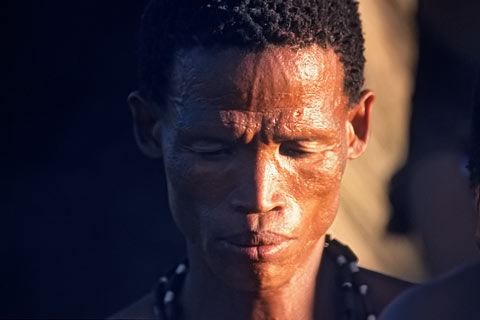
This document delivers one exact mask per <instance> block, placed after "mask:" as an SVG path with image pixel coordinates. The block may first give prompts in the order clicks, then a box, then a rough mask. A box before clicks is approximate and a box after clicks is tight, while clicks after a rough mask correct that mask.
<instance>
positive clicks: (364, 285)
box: [359, 284, 368, 295]
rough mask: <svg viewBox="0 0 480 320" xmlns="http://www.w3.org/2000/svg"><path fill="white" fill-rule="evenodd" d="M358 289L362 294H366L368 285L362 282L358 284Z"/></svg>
mask: <svg viewBox="0 0 480 320" xmlns="http://www.w3.org/2000/svg"><path fill="white" fill-rule="evenodd" d="M359 290H360V293H361V294H362V295H366V294H367V292H368V286H367V285H366V284H362V285H361V286H360V288H359Z"/></svg>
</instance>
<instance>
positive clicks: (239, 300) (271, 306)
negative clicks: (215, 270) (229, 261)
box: [181, 238, 324, 320]
mask: <svg viewBox="0 0 480 320" xmlns="http://www.w3.org/2000/svg"><path fill="white" fill-rule="evenodd" d="M323 248H324V238H322V239H321V240H319V241H318V243H316V245H315V248H314V250H313V252H312V254H311V255H309V256H308V258H307V260H306V261H305V262H304V263H303V264H302V265H301V266H300V267H298V268H296V269H295V272H294V274H293V275H292V276H291V277H290V278H289V280H288V281H287V282H286V283H284V284H283V285H280V286H278V287H275V288H269V289H259V290H249V291H247V290H241V289H238V288H235V287H233V286H230V285H228V284H227V283H225V282H223V281H222V280H220V279H218V278H217V277H216V276H215V275H213V274H212V272H211V270H210V269H209V268H208V266H207V265H206V264H205V263H204V261H203V260H202V259H200V258H199V257H196V256H195V255H194V254H192V251H191V250H189V261H190V266H191V267H190V270H189V272H188V275H187V278H186V281H185V284H184V288H183V290H182V297H181V306H182V310H183V315H184V319H185V320H191V319H212V320H215V319H232V320H236V319H252V320H263V319H299V320H308V319H314V311H317V310H314V307H315V303H314V301H316V299H318V292H317V290H316V289H317V281H316V279H317V274H318V271H319V267H320V262H321V258H322V253H323ZM322 287H323V286H322Z"/></svg>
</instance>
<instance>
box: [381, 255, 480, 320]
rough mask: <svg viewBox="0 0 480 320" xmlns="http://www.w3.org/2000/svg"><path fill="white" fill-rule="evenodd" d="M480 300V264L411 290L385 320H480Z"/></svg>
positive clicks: (387, 314) (477, 263) (386, 312)
mask: <svg viewBox="0 0 480 320" xmlns="http://www.w3.org/2000/svg"><path fill="white" fill-rule="evenodd" d="M479 299H480V261H478V262H476V263H473V264H469V265H467V266H464V267H461V268H459V269H456V270H454V271H453V272H450V273H449V274H447V275H445V276H444V277H441V278H439V279H438V280H436V281H432V282H430V283H428V284H425V285H422V286H419V287H418V288H415V289H412V290H408V291H407V292H406V293H405V294H403V295H402V296H401V297H400V298H399V299H398V300H397V301H395V303H393V304H392V305H391V306H390V307H389V308H388V309H387V310H386V311H385V314H384V315H383V316H382V318H381V319H384V320H396V319H412V320H415V319H437V320H442V319H480V304H479V303H478V301H480V300H479Z"/></svg>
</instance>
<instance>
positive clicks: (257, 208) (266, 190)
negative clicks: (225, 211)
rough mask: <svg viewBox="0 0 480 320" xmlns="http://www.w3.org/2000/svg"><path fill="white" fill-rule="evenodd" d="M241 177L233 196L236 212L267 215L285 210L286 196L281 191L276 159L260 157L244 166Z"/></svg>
mask: <svg viewBox="0 0 480 320" xmlns="http://www.w3.org/2000/svg"><path fill="white" fill-rule="evenodd" d="M249 162H250V161H249ZM239 176H240V177H239V181H241V183H239V185H238V186H237V188H235V192H234V193H233V194H232V195H231V205H232V206H233V208H234V209H235V211H237V212H241V213H266V212H270V211H281V210H283V209H284V208H285V205H286V201H285V195H284V194H283V192H282V190H281V185H282V175H281V172H280V170H279V168H277V165H276V163H275V160H274V159H268V158H267V157H265V156H262V155H259V156H257V157H255V159H254V160H253V161H251V162H250V163H244V164H243V168H242V170H240V171H239Z"/></svg>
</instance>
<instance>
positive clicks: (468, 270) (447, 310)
mask: <svg viewBox="0 0 480 320" xmlns="http://www.w3.org/2000/svg"><path fill="white" fill-rule="evenodd" d="M477 83H478V84H477V99H476V103H475V111H474V116H473V123H472V124H473V126H472V131H473V132H472V142H471V152H470V156H471V158H470V164H469V168H470V171H471V173H470V175H471V182H472V186H473V189H474V192H475V200H476V201H475V204H476V211H477V214H478V218H477V219H478V220H477V231H476V240H477V244H478V245H479V246H480V82H477ZM461 214H462V212H460V213H458V216H460V215H461ZM463 214H466V212H463ZM470 236H471V235H470ZM479 297H480V260H477V261H476V262H474V263H471V264H469V265H466V266H464V267H462V268H458V269H456V270H454V271H452V272H451V273H449V274H447V275H446V276H444V277H442V278H440V279H438V280H436V281H433V282H431V283H429V284H427V285H425V286H422V287H420V288H416V289H412V290H410V291H408V292H407V293H405V294H404V295H403V296H401V297H400V298H399V299H398V300H397V301H396V302H394V304H393V305H392V306H391V307H389V308H388V309H387V311H386V312H385V314H384V315H383V316H382V317H381V319H384V320H395V319H413V320H414V319H437V320H442V319H480V305H479V304H478V301H479Z"/></svg>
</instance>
